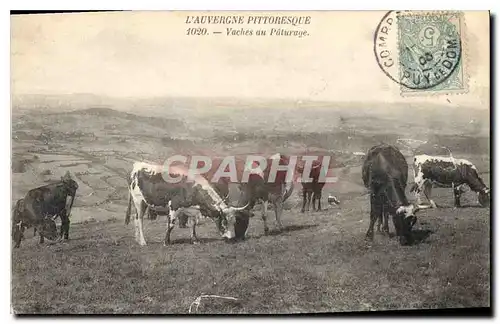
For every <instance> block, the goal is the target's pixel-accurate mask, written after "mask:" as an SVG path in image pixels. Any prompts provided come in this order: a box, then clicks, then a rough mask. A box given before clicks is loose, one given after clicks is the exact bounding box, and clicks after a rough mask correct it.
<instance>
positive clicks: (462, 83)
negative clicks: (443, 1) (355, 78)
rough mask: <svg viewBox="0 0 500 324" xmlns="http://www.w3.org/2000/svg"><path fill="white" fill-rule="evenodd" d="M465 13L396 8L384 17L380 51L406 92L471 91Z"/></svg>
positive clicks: (380, 27) (379, 57)
mask: <svg viewBox="0 0 500 324" xmlns="http://www.w3.org/2000/svg"><path fill="white" fill-rule="evenodd" d="M464 26H465V24H464V14H463V12H451V11H437V12H436V11H432V12H431V11H390V12H388V13H387V14H386V15H385V16H384V17H383V18H382V20H381V21H380V23H379V25H378V27H377V29H376V31H375V37H374V51H375V56H376V58H377V63H378V65H379V67H380V68H381V70H382V71H383V72H384V73H385V74H386V75H387V76H388V77H389V78H390V79H391V80H392V81H394V82H396V83H398V84H399V85H400V92H401V95H402V96H413V95H424V96H425V95H433V94H451V93H464V92H467V91H468V88H467V87H468V84H467V82H468V77H467V66H466V65H467V55H466V53H467V49H466V42H465V40H466V36H465V35H466V33H465V30H464Z"/></svg>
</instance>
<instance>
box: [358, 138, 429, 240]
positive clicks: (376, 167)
mask: <svg viewBox="0 0 500 324" xmlns="http://www.w3.org/2000/svg"><path fill="white" fill-rule="evenodd" d="M362 178H363V183H364V185H365V187H366V188H368V189H369V190H370V204H371V210H370V225H369V227H368V231H367V232H366V237H367V239H369V240H373V227H374V225H375V222H376V221H377V220H379V222H380V220H381V219H383V218H384V215H385V214H388V215H392V220H393V223H394V227H395V229H396V236H398V237H399V241H400V243H401V244H402V245H406V244H411V243H412V241H413V237H412V235H411V228H412V226H413V225H414V224H415V222H416V220H417V218H416V216H415V214H416V212H417V211H418V210H419V209H420V208H421V207H420V206H415V205H413V204H410V203H409V202H408V199H407V198H406V194H405V188H406V184H407V180H408V163H407V162H406V159H405V157H404V156H403V154H402V153H401V152H400V151H399V150H398V149H397V148H395V147H394V146H392V145H388V144H380V145H376V146H374V147H372V148H371V149H370V150H369V151H368V153H367V155H366V158H365V161H364V163H363V168H362ZM385 223H386V224H387V222H385ZM384 229H385V230H387V231H388V230H389V228H388V224H387V226H386V225H385V224H384Z"/></svg>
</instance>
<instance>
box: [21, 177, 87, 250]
mask: <svg viewBox="0 0 500 324" xmlns="http://www.w3.org/2000/svg"><path fill="white" fill-rule="evenodd" d="M77 189H78V184H77V183H76V181H74V180H73V179H71V176H70V175H69V172H67V173H66V174H65V176H64V177H62V178H61V181H58V182H56V183H52V184H48V185H45V186H42V187H38V188H35V189H32V190H30V191H28V193H27V194H26V196H25V197H24V198H23V199H19V200H18V201H17V203H16V206H15V207H14V211H13V224H12V237H13V240H14V242H15V247H16V248H17V247H19V246H20V245H21V240H22V238H23V237H24V230H25V229H26V228H30V227H34V228H35V233H36V231H38V233H39V235H40V243H43V242H44V237H46V238H47V239H49V240H56V239H57V238H58V235H57V229H56V224H55V219H56V218H57V217H60V218H61V234H60V238H63V237H64V239H66V240H67V239H69V224H70V219H69V216H70V213H71V208H72V207H73V202H74V200H75V196H76V191H77Z"/></svg>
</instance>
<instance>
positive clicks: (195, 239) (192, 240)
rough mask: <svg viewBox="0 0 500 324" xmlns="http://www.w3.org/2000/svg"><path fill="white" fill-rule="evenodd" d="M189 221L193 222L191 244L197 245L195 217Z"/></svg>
mask: <svg viewBox="0 0 500 324" xmlns="http://www.w3.org/2000/svg"><path fill="white" fill-rule="evenodd" d="M190 218H191V221H192V222H193V230H192V232H191V243H192V244H198V243H200V241H199V240H198V237H197V236H196V224H197V221H196V216H195V217H190Z"/></svg>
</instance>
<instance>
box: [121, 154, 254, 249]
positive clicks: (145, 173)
mask: <svg viewBox="0 0 500 324" xmlns="http://www.w3.org/2000/svg"><path fill="white" fill-rule="evenodd" d="M163 170H164V169H163V166H157V165H151V164H148V163H144V162H135V163H134V166H133V169H132V172H131V173H130V179H129V203H128V208H127V212H126V214H125V224H128V223H129V222H130V212H131V205H132V201H133V202H134V205H135V208H136V217H135V239H136V241H137V242H138V243H139V244H140V245H146V239H145V238H144V231H143V218H144V214H145V211H146V208H147V207H148V206H149V207H151V208H152V209H156V210H160V211H168V216H167V229H166V233H165V241H164V245H167V244H170V233H171V231H172V229H173V228H174V225H175V222H176V220H177V219H178V217H179V214H180V213H181V212H183V211H184V209H185V208H189V207H193V206H199V208H200V211H201V213H202V214H204V215H207V216H208V217H210V218H211V219H212V220H214V221H215V223H216V226H217V229H218V231H219V232H220V234H221V236H222V237H224V238H226V239H233V238H234V237H235V230H234V227H235V226H238V222H239V220H238V219H237V218H236V215H235V213H236V212H237V211H239V210H242V209H244V208H246V206H243V207H241V208H236V207H231V206H228V205H227V204H226V203H225V202H224V199H223V198H221V196H220V195H219V194H218V193H217V192H216V191H215V190H214V188H213V187H212V186H211V185H210V183H209V182H208V181H207V180H206V179H205V178H203V177H201V176H196V177H195V178H194V179H193V180H190V179H188V178H187V170H184V169H182V168H179V167H170V169H169V170H168V175H169V176H170V177H171V178H174V179H178V178H179V177H180V180H179V182H178V183H171V182H167V181H165V180H164V178H163V176H164V175H165V176H166V175H167V173H165V174H164V173H163ZM192 223H193V225H192V232H191V241H192V243H198V238H197V237H196V221H194V222H192Z"/></svg>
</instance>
